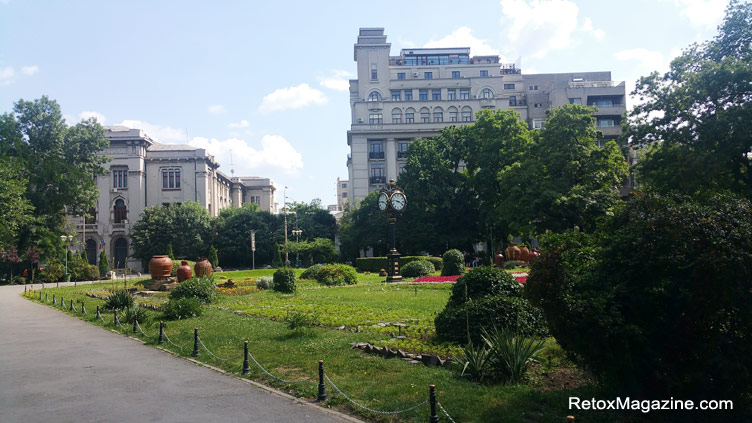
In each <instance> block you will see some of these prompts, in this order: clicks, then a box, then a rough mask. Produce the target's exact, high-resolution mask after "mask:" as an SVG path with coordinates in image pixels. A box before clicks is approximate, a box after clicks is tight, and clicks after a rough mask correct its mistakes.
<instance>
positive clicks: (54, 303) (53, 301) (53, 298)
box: [52, 294, 57, 305]
mask: <svg viewBox="0 0 752 423" xmlns="http://www.w3.org/2000/svg"><path fill="white" fill-rule="evenodd" d="M52 305H57V302H56V301H55V294H52Z"/></svg>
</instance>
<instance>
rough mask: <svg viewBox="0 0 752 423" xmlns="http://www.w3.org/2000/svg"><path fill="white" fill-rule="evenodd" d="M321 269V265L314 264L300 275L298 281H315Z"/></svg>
mask: <svg viewBox="0 0 752 423" xmlns="http://www.w3.org/2000/svg"><path fill="white" fill-rule="evenodd" d="M322 267H324V265H323V264H314V265H313V266H311V267H309V268H308V269H306V270H304V271H303V273H301V274H300V279H316V278H317V275H318V273H319V271H320V270H321V268H322Z"/></svg>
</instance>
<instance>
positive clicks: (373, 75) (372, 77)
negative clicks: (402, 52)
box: [371, 69, 379, 81]
mask: <svg viewBox="0 0 752 423" xmlns="http://www.w3.org/2000/svg"><path fill="white" fill-rule="evenodd" d="M377 79H379V78H378V73H377V72H376V69H371V80H372V81H374V80H377Z"/></svg>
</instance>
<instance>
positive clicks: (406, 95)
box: [405, 90, 413, 101]
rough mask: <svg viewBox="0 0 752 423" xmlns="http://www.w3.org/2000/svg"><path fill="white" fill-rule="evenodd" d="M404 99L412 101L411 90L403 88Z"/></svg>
mask: <svg viewBox="0 0 752 423" xmlns="http://www.w3.org/2000/svg"><path fill="white" fill-rule="evenodd" d="M405 101H413V90H405Z"/></svg>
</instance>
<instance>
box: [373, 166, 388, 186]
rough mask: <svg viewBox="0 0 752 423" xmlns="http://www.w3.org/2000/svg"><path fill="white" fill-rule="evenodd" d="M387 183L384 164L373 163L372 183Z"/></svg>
mask: <svg viewBox="0 0 752 423" xmlns="http://www.w3.org/2000/svg"><path fill="white" fill-rule="evenodd" d="M384 182H386V177H385V176H384V163H372V164H371V183H372V184H383V183H384Z"/></svg>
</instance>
